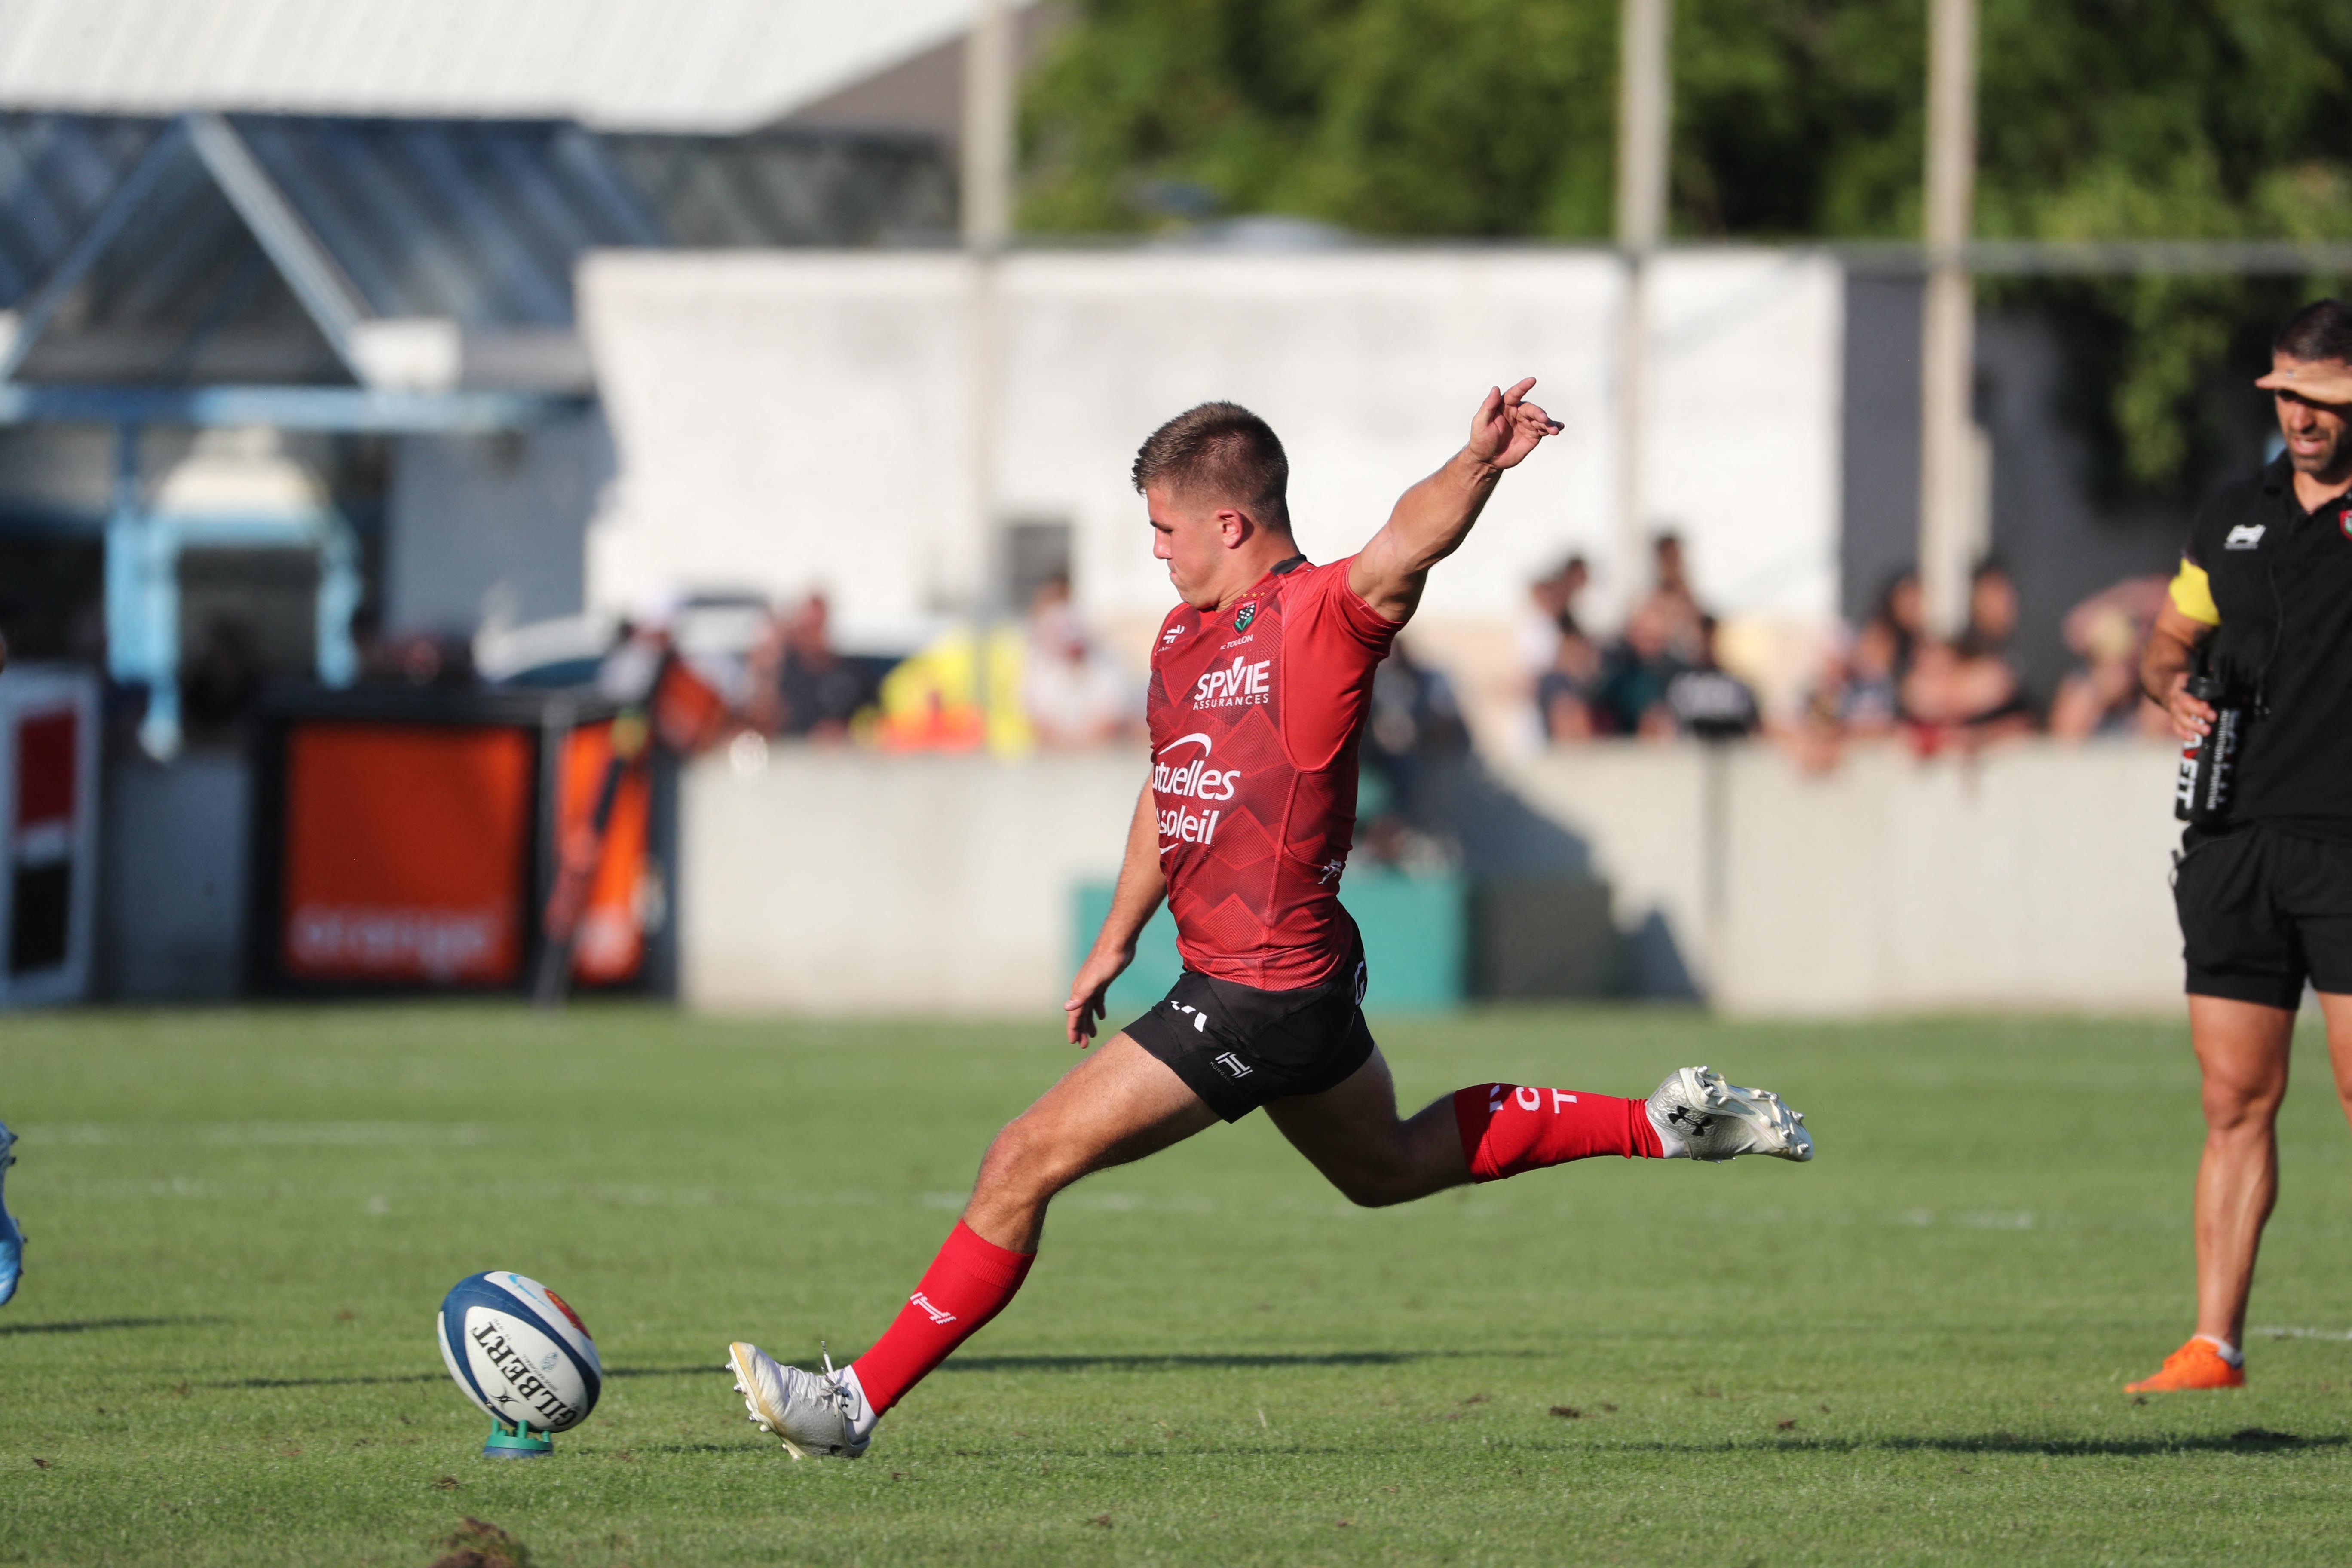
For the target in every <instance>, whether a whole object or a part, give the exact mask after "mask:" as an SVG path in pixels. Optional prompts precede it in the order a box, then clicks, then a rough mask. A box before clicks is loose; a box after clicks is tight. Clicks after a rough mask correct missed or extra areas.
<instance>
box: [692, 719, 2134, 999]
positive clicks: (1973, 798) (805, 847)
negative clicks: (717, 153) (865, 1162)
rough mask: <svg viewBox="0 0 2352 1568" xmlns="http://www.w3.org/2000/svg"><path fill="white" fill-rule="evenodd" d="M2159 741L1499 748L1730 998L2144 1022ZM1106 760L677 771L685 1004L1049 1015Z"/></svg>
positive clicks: (813, 761)
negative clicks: (1523, 753)
mask: <svg viewBox="0 0 2352 1568" xmlns="http://www.w3.org/2000/svg"><path fill="white" fill-rule="evenodd" d="M2171 767H2172V752H2171V751H2170V749H2169V748H2168V747H2166V746H2163V745H2137V744H2119V745H2097V746H2085V747H2081V748H2073V749H2068V748H2060V747H2055V746H2047V745H2041V744H2031V745H2021V746H2016V747H2011V748H2008V749H2005V750H2001V751H1999V752H1994V753H1992V754H1991V755H1990V756H1988V757H1985V758H1983V759H1981V760H1979V761H1976V762H1965V761H1953V760H1940V761H1936V762H1932V763H1920V762H1916V761H1915V760H1913V759H1912V758H1910V757H1909V756H1907V755H1906V754H1905V753H1903V752H1899V751H1897V750H1895V749H1893V748H1887V749H1882V750H1877V751H1858V752H1855V753H1853V755H1851V756H1850V757H1849V758H1848V759H1847V761H1846V763H1845V764H1844V765H1843V767H1841V768H1840V769H1839V770H1837V771H1836V772H1834V773H1828V774H1821V775H1815V774H1807V773H1801V772H1800V771H1799V770H1797V769H1796V768H1795V767H1794V766H1793V765H1792V764H1791V763H1789V761H1788V760H1787V759H1786V758H1785V757H1783V756H1782V755H1781V754H1780V753H1779V752H1776V751H1773V750H1770V749H1769V748H1764V747H1754V748H1748V749H1743V750H1732V751H1726V752H1708V751H1706V750H1705V749H1703V748H1700V747H1696V746H1692V747H1675V748H1664V749H1660V748H1653V747H1647V746H1638V745H1625V746H1608V747H1591V748H1586V749H1581V750H1570V751H1561V752H1551V753H1549V754H1547V755H1545V756H1542V757H1540V758H1536V759H1530V760H1526V761H1523V762H1519V763H1512V764H1509V765H1508V766H1507V769H1506V771H1505V773H1504V777H1505V780H1506V782H1507V784H1509V785H1510V786H1511V787H1512V788H1513V789H1515V790H1516V791H1517V793H1518V794H1519V795H1521V796H1522V797H1523V798H1525V799H1527V800H1528V802H1529V803H1530V804H1532V805H1535V806H1537V807H1538V810H1539V811H1540V812H1541V813H1542V814H1543V815H1544V816H1547V817H1549V819H1550V820H1552V821H1553V822H1555V823H1556V824H1558V825H1559V826H1562V827H1565V828H1566V829H1567V830H1568V831H1570V833H1573V834H1575V835H1577V836H1578V837H1581V838H1583V839H1584V840H1585V841H1586V842H1587V844H1588V845H1589V847H1590V848H1591V855H1592V860H1593V865H1594V868H1595V869H1596V870H1597V872H1598V873H1599V874H1601V876H1603V877H1605V878H1606V879H1608V880H1609V881H1610V882H1611V883H1612V885H1613V887H1614V889H1615V910H1616V916H1617V920H1618V923H1619V924H1620V926H1621V927H1623V928H1625V929H1628V930H1632V929H1634V928H1636V927H1639V926H1641V925H1643V923H1644V922H1645V921H1649V919H1650V917H1651V916H1652V915H1656V916H1657V917H1659V920H1660V921H1661V922H1662V923H1663V928H1664V935H1665V936H1666V937H1667V938H1668V939H1670V940H1671V941H1672V942H1673V943H1674V944H1675V947H1676V948H1677V949H1678V950H1679V953H1680V956H1681V957H1682V959H1683V960H1684V961H1685V963H1687V965H1688V967H1689V969H1690V970H1691V971H1692V973H1694V974H1695V975H1696V977H1697V979H1698V980H1699V981H1700V983H1701V984H1702V986H1703V987H1704V988H1705V990H1706V993H1707V994H1708V995H1709V996H1710V998H1711V999H1712V1000H1713V1001H1714V1002H1715V1003H1716V1004H1717V1005H1718V1006H1720V1007H1722V1008H1724V1009H1725V1010H1727V1011H1729V1012H1733V1013H1738V1014H1751V1015H1798V1016H1819V1015H1857V1014H1870V1013H1901V1012H1912V1011H1918V1010H1925V1009H1959V1010H1964V1011H1982V1010H2004V1009H2023V1008H2054V1009H2062V1010H2086V1011H2128V1012H2143V1011H2145V1012H2161V1011H2167V1010H2169V1009H2171V1008H2174V1007H2177V1006H2178V1005H2179V992H2180V973H2179V945H2180V944H2179V933H2178V931H2176V929H2175V927H2174V925H2173V918H2172V904H2171V898H2170V895H2169V893H2168V890H2167V885H2166V874H2167V869H2168V851H2169V849H2170V847H2171V846H2172V844H2173V843H2174V842H2175V840H2176V838H2177V833H2176V830H2175V825H2174V823H2173V822H2172V819H2171V796H2170V791H2169V785H2170V777H2171ZM1141 773H1142V769H1141V763H1140V760H1139V758H1137V757H1133V756H1129V755H1127V754H1124V753H1121V754H1117V755H1101V756H1090V757H1077V758H1072V757H1057V758H1039V759H1036V760H1034V761H1032V762H1030V763H1024V764H1021V765H1017V766H1005V765H1002V764H998V763H991V762H988V761H986V760H984V759H944V758H941V759H923V760H900V759H883V758H877V757H872V756H866V755H861V754H855V753H845V752H813V751H797V750H785V751H781V752H775V753H773V754H772V762H771V763H770V764H769V766H768V767H767V768H766V770H765V771H763V772H761V773H756V774H751V775H748V776H747V775H742V774H739V773H734V772H732V771H730V768H729V767H728V765H727V764H726V763H724V762H711V763H704V764H702V765H700V766H698V768H697V769H696V770H695V771H694V772H693V773H691V774H690V775H689V778H688V784H687V794H686V799H685V805H684V823H683V828H684V849H683V855H684V861H685V864H684V868H683V873H682V876H681V884H682V888H681V902H682V909H683V919H684V921H685V924H684V928H683V931H682V940H683V942H684V951H685V954H686V957H685V965H686V978H685V993H686V994H687V996H688V999H689V1000H690V1001H692V1002H693V1003H695V1004H697V1005H705V1006H719V1007H730V1008H740V1007H781V1008H795V1009H806V1010H814V1011H833V1010H848V1011H903V1012H922V1011H950V1012H1019V1013H1029V1014H1036V1015H1044V1014H1048V1013H1050V1011H1051V1009H1052V1008H1053V1007H1054V1005H1055V1004H1056V1003H1058V1002H1059V1000H1060V999H1061V997H1062V996H1063V995H1064V994H1065V988H1066V985H1067V984H1068V975H1067V973H1066V966H1067V963H1068V951H1069V942H1070V932H1069V930H1068V926H1067V921H1068V920H1069V918H1070V917H1069V898H1070V888H1071V885H1072V884H1073V883H1074V882H1075V881H1076V880H1077V879H1081V878H1084V877H1090V876H1101V875H1108V873H1110V872H1111V871H1112V870H1113V869H1114V868H1115V867H1116V865H1117V863H1118V853H1119V848H1120V845H1121V843H1122V841H1123V835H1124V832H1125V828H1126V824H1127V821H1128V816H1129V812H1130V811H1131V810H1132V809H1133V805H1134V796H1135V790H1136V789H1137V787H1138V784H1139V780H1140V778H1141Z"/></svg>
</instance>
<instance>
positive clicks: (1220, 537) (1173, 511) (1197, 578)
mask: <svg viewBox="0 0 2352 1568" xmlns="http://www.w3.org/2000/svg"><path fill="white" fill-rule="evenodd" d="M1143 500H1144V505H1145V508H1146V510H1148V511H1149V512H1150V517H1151V554H1152V558H1153V559H1154V560H1158V561H1165V562H1166V563H1168V580H1169V582H1171V583H1172V584H1175V587H1176V596H1177V597H1178V598H1180V599H1181V600H1183V601H1184V602H1185V603H1186V604H1188V605H1192V607H1193V608H1194V609H1196V610H1213V609H1214V608H1216V606H1217V601H1218V599H1219V597H1220V593H1219V589H1218V587H1217V577H1218V573H1219V570H1220V569H1221V568H1222V567H1223V565H1224V563H1225V557H1226V554H1227V550H1226V540H1225V529H1224V527H1223V520H1222V519H1221V518H1220V516H1219V513H1218V509H1217V508H1215V507H1214V506H1211V505H1205V504H1202V503H1201V502H1198V501H1194V500H1191V499H1190V498H1185V497H1179V496H1177V495H1174V494H1172V493H1171V492H1170V491H1168V490H1165V489H1160V487H1159V486H1158V485H1151V486H1149V487H1147V488H1146V489H1145V490H1144V492H1143Z"/></svg>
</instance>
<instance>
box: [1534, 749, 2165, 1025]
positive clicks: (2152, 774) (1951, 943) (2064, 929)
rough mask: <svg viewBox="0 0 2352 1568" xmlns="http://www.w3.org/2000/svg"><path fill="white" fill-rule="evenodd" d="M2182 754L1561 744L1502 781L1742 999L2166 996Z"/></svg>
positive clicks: (1820, 1001) (1712, 989) (1838, 1002)
mask: <svg viewBox="0 0 2352 1568" xmlns="http://www.w3.org/2000/svg"><path fill="white" fill-rule="evenodd" d="M2176 761H2177V753H2176V752H2174V751H2173V749H2172V748H2171V747H2169V746H2167V745H2163V744H2161V743H2158V744H2141V743H2119V744H2101V745H2090V746H2079V747H2066V746H2055V745H2049V744H2042V743H2035V744H2028V745H2015V746H2008V747H2003V748H2001V749H1999V750H1997V751H1994V752H1990V753H1989V754H1988V755H1986V756H1984V757H1981V758H1979V759H1974V760H1970V759H1965V758H1943V759H1938V760H1936V761H1933V762H1926V763H1923V762H1919V761H1917V760H1916V759H1914V758H1912V757H1911V756H1910V755H1908V754H1907V753H1906V752H1904V751H1902V750H1901V749H1900V748H1898V747H1895V746H1891V745H1889V746H1880V747H1875V748H1870V749H1857V750H1856V751H1854V752H1851V753H1850V754H1849V755H1848V756H1847V758H1846V760H1845V762H1844V763H1843V765H1842V766H1840V767H1839V768H1838V769H1836V770H1835V771H1834V772H1832V773H1818V774H1817V773H1804V772H1802V771H1801V770H1800V769H1798V768H1797V767H1795V766H1794V765H1793V764H1792V763H1790V761H1789V760H1788V758H1787V757H1786V756H1784V755H1783V754H1781V753H1780V752H1777V751H1774V750H1771V749H1769V748H1766V747H1746V748H1738V749H1726V750H1723V751H1720V752H1710V751H1708V750H1706V748H1702V747H1696V746H1693V747H1681V748H1675V749H1674V750H1672V751H1668V752H1659V751H1654V750H1651V749H1648V748H1641V747H1625V748H1622V749H1615V751H1614V754H1612V752H1611V749H1606V748H1594V749H1590V750H1585V751H1574V752H1549V753H1547V754H1545V755H1542V756H1539V757H1535V758H1529V759H1526V760H1523V761H1520V762H1517V763H1512V764H1509V765H1508V766H1507V768H1506V770H1505V774H1506V777H1507V780H1508V782H1509V783H1510V784H1511V785H1512V787H1514V788H1515V789H1517V791H1519V793H1520V794H1522V795H1525V796H1526V797H1527V798H1528V800H1529V801H1530V802H1531V803H1532V804H1534V805H1537V806H1538V808H1539V809H1541V810H1542V811H1543V812H1544V813H1545V815H1547V816H1549V817H1551V818H1552V819H1553V820H1554V821H1556V822H1559V824H1560V825H1561V826H1565V827H1567V828H1568V829H1569V830H1570V831H1571V832H1574V833H1577V834H1579V835H1580V836H1581V837H1585V838H1587V839H1588V840H1589V841H1590V842H1591V847H1592V850H1593V861H1594V868H1595V870H1596V871H1597V872H1598V873H1599V874H1600V875H1601V877H1603V878H1604V879H1607V880H1608V881H1610V882H1611V883H1612V886H1613V888H1614V889H1615V895H1616V897H1615V903H1616V910H1617V917H1618V922H1619V924H1620V925H1621V926H1625V927H1628V928H1630V927H1632V926H1634V925H1636V924H1638V923H1640V921H1642V920H1643V919H1644V918H1646V917H1647V915H1648V914H1649V913H1651V912H1652V911H1653V910H1654V911H1656V912H1657V913H1659V914H1660V915H1662V916H1664V920H1665V923H1666V925H1667V927H1668V929H1669V930H1670V931H1672V932H1673V933H1674V936H1675V941H1676V942H1677V943H1678V945H1679V946H1680V948H1681V951H1682V954H1683V956H1684V958H1685V960H1686V961H1687V962H1688V963H1689V965H1690V968H1691V970H1692V972H1693V973H1694V975H1695V976H1696V979H1697V980H1698V982H1699V984H1700V985H1701V987H1702V989H1703V990H1704V991H1705V992H1706V994H1707V995H1708V996H1709V998H1710V999H1711V1000H1712V1001H1714V1002H1715V1003H1716V1005H1718V1006H1720V1007H1723V1008H1725V1009H1727V1010H1728V1011H1731V1012H1736V1013H1745V1014H1858V1013H1877V1012H1911V1011H1917V1010H1922V1009H1936V1008H1958V1009H1962V1010H1969V1011H1974V1010H1979V1009H1986V1008H1991V1009H2012V1008H2014V1009H2022V1008H2059V1009H2084V1010H2091V1011H2126V1012H2137V1011H2143V1010H2150V1009H2161V1008H2167V1007H2171V1006H2177V1005H2179V996H2180V981H2181V975H2180V963H2179V955H2180V935H2179V929H2178V927H2177V926H2176V925H2175V924H2174V921H2173V913H2172V899H2171V893H2170V890H2169V886H2168V880H2167V879H2168V874H2169V871H2170V867H2171V859H2170V852H2171V849H2172V847H2174V846H2175V845H2176V844H2177V843H2178V842H2179V824H2178V823H2177V822H2175V821H2174V820H2173V819H2172V796H2171V783H2172V771H2173V764H2174V763H2175V762H2176Z"/></svg>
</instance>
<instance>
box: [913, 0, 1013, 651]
mask: <svg viewBox="0 0 2352 1568" xmlns="http://www.w3.org/2000/svg"><path fill="white" fill-rule="evenodd" d="M1015 74H1016V73H1015V66H1014V59H1013V6H1012V4H1011V0H979V5H977V6H976V7H975V8H974V11H973V13H972V20H971V32H970V33H968V34H966V35H965V37H964V51H963V146H962V190H961V216H962V223H963V244H964V254H965V259H966V268H967V275H968V277H969V279H970V285H969V287H970V294H969V297H968V299H967V300H966V304H965V313H964V410H965V417H964V443H965V479H966V485H967V489H968V495H967V509H968V511H969V514H970V518H971V532H970V533H968V534H967V535H966V536H965V537H964V538H963V539H961V540H960V541H956V542H953V544H952V546H951V547H950V549H949V550H947V551H945V552H942V556H941V558H940V560H938V561H936V562H935V563H933V567H932V570H933V572H934V574H936V575H935V580H934V587H933V595H932V596H933V598H934V600H935V601H938V603H937V604H936V605H935V607H937V608H947V607H950V605H952V604H953V603H954V602H956V601H970V600H973V599H982V598H985V597H986V596H987V584H985V582H984V581H982V579H983V577H984V574H985V573H986V571H987V567H986V564H985V563H987V562H989V561H990V560H992V557H993V555H994V552H995V547H994V535H995V531H996V512H997V451H998V447H999V444H1000V441H1001V439H1002V434H1003V430H1002V411H1001V407H1000V405H1001V402H1002V399H1003V359H1004V344H1003V298H1002V288H1001V282H1002V280H1001V279H1000V277H999V273H1000V271H1001V269H1002V262H1003V253H1004V246H1005V242H1006V241H1007V240H1008V239H1009V238H1010V237H1012V233H1013V134H1014V123H1013V110H1014V99H1013V89H1014V78H1015ZM959 579H961V581H959ZM966 607H969V605H967V606H966Z"/></svg>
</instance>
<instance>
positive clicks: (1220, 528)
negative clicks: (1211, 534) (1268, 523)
mask: <svg viewBox="0 0 2352 1568" xmlns="http://www.w3.org/2000/svg"><path fill="white" fill-rule="evenodd" d="M1256 526H1257V525H1256V524H1255V522H1253V521H1251V519H1250V515H1249V513H1247V512H1245V511H1242V510H1238V509H1236V508H1234V507H1229V506H1225V507H1219V508H1218V509H1217V537H1218V539H1220V540H1221V541H1223V543H1224V546H1225V548H1226V549H1228V550H1238V549H1240V548H1241V547H1242V546H1243V545H1244V544H1245V543H1247V542H1249V536H1250V534H1251V533H1252V532H1253V531H1255V529H1256Z"/></svg>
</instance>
